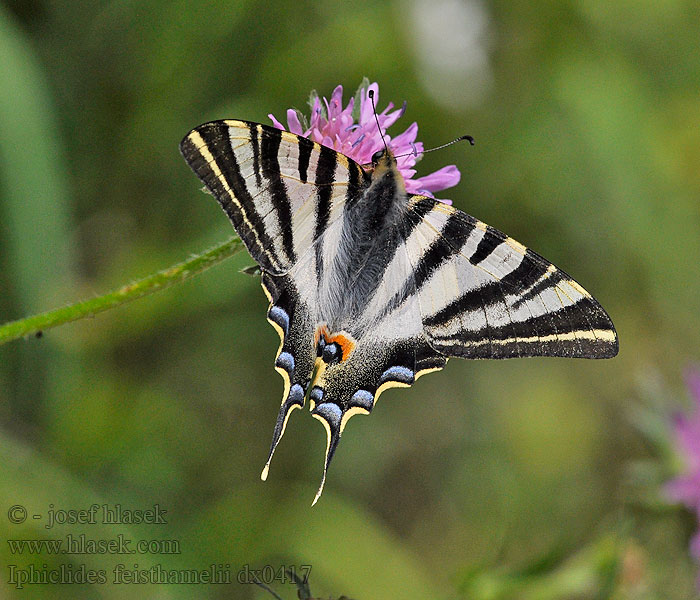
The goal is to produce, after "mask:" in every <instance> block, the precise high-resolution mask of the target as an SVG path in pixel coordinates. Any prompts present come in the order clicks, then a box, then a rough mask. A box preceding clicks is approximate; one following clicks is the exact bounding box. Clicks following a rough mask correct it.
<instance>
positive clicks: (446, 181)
mask: <svg viewBox="0 0 700 600" xmlns="http://www.w3.org/2000/svg"><path fill="white" fill-rule="evenodd" d="M369 90H373V92H374V98H375V101H378V99H379V86H378V85H377V84H376V83H372V84H371V85H363V86H361V87H360V89H359V90H358V93H357V95H356V97H355V98H350V100H349V101H348V103H347V105H346V106H345V107H343V86H341V85H339V86H338V87H336V88H335V90H333V94H331V98H330V101H329V100H327V99H326V98H323V101H321V99H320V98H319V97H318V96H317V95H315V94H314V95H312V98H311V102H310V105H311V120H310V121H309V123H308V124H307V123H306V122H305V118H304V117H303V115H301V114H300V113H299V112H298V111H296V110H294V109H291V108H290V109H289V110H287V125H288V127H289V131H291V132H292V133H296V134H297V135H302V136H304V137H307V138H309V139H311V140H313V141H314V142H318V143H319V144H323V145H324V146H328V147H329V148H333V149H334V150H336V151H338V152H341V153H342V154H345V155H346V156H348V157H349V158H351V159H353V160H354V161H355V162H357V163H359V164H361V165H365V164H369V163H371V162H372V155H373V154H374V153H375V152H377V150H381V149H382V148H383V147H384V142H383V141H382V135H383V136H384V140H386V144H387V146H388V148H389V150H391V152H392V153H393V154H394V156H397V157H398V158H397V159H396V163H397V166H398V168H399V171H400V172H401V175H403V178H404V179H405V181H406V191H408V192H409V193H410V194H422V195H424V196H430V197H431V198H433V197H434V196H433V192H438V191H440V190H444V189H446V188H449V187H452V186H453V185H457V183H458V182H459V179H460V173H459V170H458V169H457V167H456V166H455V165H448V166H446V167H443V168H442V169H439V170H437V171H435V172H434V173H431V174H430V175H426V176H424V177H418V178H415V179H414V175H415V174H416V170H415V169H414V168H413V167H414V166H415V164H416V162H418V160H420V158H421V157H422V153H423V144H422V142H416V135H417V134H418V125H417V124H416V123H413V124H411V125H410V126H409V127H408V129H406V130H405V131H404V132H403V133H400V134H399V135H397V136H396V137H394V138H392V137H391V136H390V135H388V134H387V133H386V130H387V129H388V128H389V127H391V126H392V125H393V124H394V123H396V121H397V120H398V119H399V118H400V117H401V116H403V113H404V111H405V109H406V103H405V102H404V104H403V106H402V107H401V108H399V109H397V110H392V109H393V108H394V105H393V104H392V103H391V102H390V103H389V105H388V106H387V107H386V108H385V109H384V110H383V111H382V112H381V113H378V114H377V118H378V119H379V127H380V128H381V133H380V129H378V128H377V122H376V120H375V118H374V109H373V107H372V101H371V100H370V98H369V94H368V92H369ZM357 102H359V110H357V108H358V107H356V103H357ZM268 116H269V117H270V119H272V123H273V125H274V126H275V127H277V128H278V129H285V127H284V125H282V123H280V122H279V121H278V120H277V119H276V118H275V117H274V116H273V115H268ZM302 121H304V126H302ZM402 155H403V156H402ZM443 202H446V203H448V204H449V203H451V201H450V200H443Z"/></svg>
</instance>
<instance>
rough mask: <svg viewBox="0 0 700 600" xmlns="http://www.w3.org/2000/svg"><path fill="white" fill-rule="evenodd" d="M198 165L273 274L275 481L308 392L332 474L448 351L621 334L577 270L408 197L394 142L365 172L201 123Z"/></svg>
mask: <svg viewBox="0 0 700 600" xmlns="http://www.w3.org/2000/svg"><path fill="white" fill-rule="evenodd" d="M180 150H181V152H182V155H183V156H184V158H185V160H186V161H187V163H188V164H189V166H190V167H191V168H192V169H193V171H194V172H195V173H196V174H197V176H198V177H199V178H200V179H201V180H202V181H203V182H204V185H205V186H206V189H207V190H208V191H209V192H210V193H211V194H213V196H214V197H215V198H216V199H217V200H218V202H219V204H220V205H221V207H222V208H223V210H224V212H225V213H226V214H227V215H228V217H229V219H230V220H231V223H232V224H233V227H234V228H235V230H236V231H237V233H238V235H239V236H240V238H241V240H242V241H243V242H244V243H245V245H246V247H247V249H248V251H249V252H250V255H251V256H252V257H253V259H254V260H255V261H256V262H257V263H258V265H259V266H260V270H261V275H262V277H261V282H262V287H263V290H264V291H265V293H266V295H267V297H268V299H269V301H270V306H269V310H268V312H267V318H268V320H269V322H270V323H271V324H272V326H273V327H274V328H275V329H276V330H277V332H278V333H279V336H280V340H281V342H280V347H279V350H278V352H277V357H276V360H275V368H276V370H277V371H278V372H279V373H280V374H281V375H282V377H283V379H284V393H283V398H282V404H281V407H280V410H279V414H278V417H277V422H276V424H275V428H274V432H273V436H272V443H271V446H270V452H269V456H268V460H267V463H266V464H265V467H264V469H263V472H262V476H261V477H262V479H263V480H265V479H266V478H267V475H268V471H269V466H270V461H271V459H272V456H273V454H274V452H275V449H276V447H277V445H278V443H279V441H280V439H281V438H282V435H283V433H284V430H285V427H286V425H287V421H288V419H289V416H290V414H291V413H292V411H293V410H295V409H297V408H302V407H303V406H304V403H305V400H306V398H308V401H309V404H310V409H311V414H312V415H313V416H314V417H315V418H317V419H318V420H319V421H321V423H322V424H323V425H324V427H325V429H326V433H327V444H326V453H325V463H324V468H323V477H322V480H321V485H320V487H319V490H318V493H317V494H316V497H315V499H314V504H315V503H316V501H317V500H318V498H319V497H320V495H321V492H322V490H323V486H324V483H325V480H326V473H327V471H328V466H329V464H330V462H331V459H332V458H333V454H334V452H335V450H336V448H337V446H338V442H339V440H340V437H341V435H342V433H343V430H344V429H345V426H346V425H347V423H348V420H349V419H350V418H351V417H352V416H354V415H357V414H369V413H370V412H371V411H372V408H373V407H374V405H375V404H376V402H377V399H378V398H379V396H380V395H381V393H382V392H383V391H384V390H386V389H387V388H390V387H408V386H410V385H412V384H413V383H414V382H415V381H416V380H417V379H418V378H419V377H421V376H422V375H425V374H426V373H430V372H432V371H437V370H439V369H442V368H443V367H444V366H445V364H446V362H447V360H448V358H450V357H452V356H457V357H461V358H474V359H476V358H513V357H525V356H563V357H578V358H609V357H612V356H615V355H616V354H617V351H618V339H617V334H616V332H615V328H614V326H613V324H612V321H611V320H610V317H609V316H608V315H607V313H606V312H605V310H603V308H602V307H601V306H600V304H599V303H598V302H597V301H596V300H595V299H594V298H593V297H592V296H591V295H590V294H589V293H588V292H587V291H586V290H584V289H583V287H581V286H580V285H579V284H578V283H576V282H575V281H574V280H573V279H572V278H571V277H569V276H568V275H567V274H566V273H564V272H563V271H561V270H560V269H558V268H557V267H555V266H554V265H553V264H551V263H550V262H549V261H547V260H545V259H544V258H542V257H541V256H540V255H539V254H537V253H535V252H533V251H532V250H530V249H529V248H526V247H525V246H523V245H522V244H520V243H519V242H516V241H515V240H514V239H513V238H511V237H508V236H507V235H505V234H504V233H501V232H500V231H498V230H497V229H494V228H493V227H491V226H489V225H486V224H485V223H482V222H481V221H479V220H477V219H475V218H474V217H471V216H469V215H467V214H466V213H464V212H462V211H460V210H457V209H456V208H453V207H452V206H449V205H447V204H444V203H442V202H440V201H439V200H435V199H433V198H429V197H426V196H421V195H416V194H410V193H407V192H406V187H405V182H404V179H403V176H402V175H401V173H400V172H399V169H398V168H397V163H396V159H395V158H394V156H393V154H392V153H391V151H390V150H388V149H387V148H386V147H385V149H384V150H380V151H378V152H377V153H376V154H375V155H374V157H373V159H372V164H371V165H367V166H361V165H359V164H357V163H356V162H355V161H353V160H352V159H350V158H348V157H347V156H345V155H344V154H341V153H339V152H336V151H335V150H333V149H331V148H328V147H326V146H323V145H320V144H317V143H315V142H313V141H311V140H309V139H308V138H306V137H302V136H299V135H296V134H294V133H290V132H287V131H283V130H280V129H277V128H274V127H270V126H266V125H261V124H259V123H252V122H247V121H235V120H223V121H213V122H210V123H205V124H203V125H200V126H199V127H197V128H195V129H193V130H192V131H191V132H190V133H189V134H188V135H187V136H186V137H185V138H184V140H183V141H182V143H181V145H180Z"/></svg>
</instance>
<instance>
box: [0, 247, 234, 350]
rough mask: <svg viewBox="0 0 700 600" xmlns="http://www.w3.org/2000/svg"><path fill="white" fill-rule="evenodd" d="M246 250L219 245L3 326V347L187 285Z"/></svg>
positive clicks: (1, 332) (1, 339) (1, 327)
mask: <svg viewBox="0 0 700 600" xmlns="http://www.w3.org/2000/svg"><path fill="white" fill-rule="evenodd" d="M242 247H243V244H242V242H241V240H240V239H239V238H237V237H233V238H231V239H230V240H228V241H227V242H224V243H222V244H219V245H218V246H215V247H214V248H211V249H210V250H207V251H206V252H203V253H202V254H199V255H196V256H194V257H192V258H190V259H189V260H186V261H184V262H181V263H179V264H177V265H174V266H172V267H170V268H168V269H165V270H163V271H159V272H158V273H154V274H153V275H149V276H148V277H144V278H143V279H140V280H138V281H135V282H134V283H130V284H128V285H125V286H123V287H121V288H119V289H118V290H114V291H113V292H109V293H107V294H105V295H103V296H98V297H97V298H91V299H90V300H83V301H82V302H77V303H76V304H71V305H69V306H64V307H62V308H56V309H54V310H50V311H48V312H45V313H41V314H38V315H33V316H31V317H27V318H25V319H19V320H18V321H10V322H9V323H5V324H3V325H0V344H4V343H6V342H10V341H12V340H16V339H18V338H21V337H24V336H26V335H31V334H34V333H39V332H40V331H43V330H44V329H49V328H50V327H56V326H57V325H62V324H63V323H69V322H70V321H77V320H78V319H82V318H84V317H87V316H90V315H94V314H96V313H99V312H102V311H104V310H108V309H110V308H114V307H115V306H119V305H120V304H124V303H125V302H130V301H131V300H136V299H137V298H141V297H142V296H146V295H148V294H152V293H153V292H157V291H158V290H162V289H165V288H167V287H170V286H171V285H174V284H176V283H179V282H181V281H185V280H186V279H189V278H190V277H193V276H195V275H197V274H198V273H201V272H202V271H206V270H207V269H208V268H210V267H213V266H214V265H216V264H218V263H220V262H221V261H222V260H224V259H226V258H228V257H229V256H233V255H234V254H235V253H236V252H238V251H239V250H240V249H241V248H242Z"/></svg>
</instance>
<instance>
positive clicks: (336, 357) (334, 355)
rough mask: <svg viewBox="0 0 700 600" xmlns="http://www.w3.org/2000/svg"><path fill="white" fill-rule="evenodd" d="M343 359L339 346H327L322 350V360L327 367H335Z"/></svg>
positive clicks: (333, 344) (334, 344)
mask: <svg viewBox="0 0 700 600" xmlns="http://www.w3.org/2000/svg"><path fill="white" fill-rule="evenodd" d="M342 357H343V351H342V349H341V348H340V346H339V345H338V344H336V343H335V342H333V343H332V344H326V345H325V347H324V348H323V350H322V354H321V358H322V359H323V362H324V363H326V364H327V365H334V364H336V363H339V362H340V359H341V358H342Z"/></svg>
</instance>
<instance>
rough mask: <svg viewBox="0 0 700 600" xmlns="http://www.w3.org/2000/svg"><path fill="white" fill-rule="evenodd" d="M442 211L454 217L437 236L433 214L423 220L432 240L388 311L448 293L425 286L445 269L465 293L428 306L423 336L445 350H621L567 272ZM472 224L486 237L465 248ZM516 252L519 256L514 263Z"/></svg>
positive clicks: (500, 354)
mask: <svg viewBox="0 0 700 600" xmlns="http://www.w3.org/2000/svg"><path fill="white" fill-rule="evenodd" d="M424 201H425V200H422V199H421V200H419V201H418V202H414V203H413V204H412V206H414V207H416V206H420V205H421V203H422V202H424ZM436 210H437V209H436ZM445 211H449V212H450V214H449V217H448V218H447V220H446V221H445V222H444V225H442V227H441V229H440V235H439V236H437V237H434V232H435V230H436V227H435V226H433V225H431V224H430V223H429V221H430V216H429V214H428V215H427V216H426V217H423V218H424V219H425V220H426V221H428V222H427V223H426V224H425V225H424V227H426V233H427V232H428V230H430V232H431V233H432V235H433V238H429V239H432V240H433V241H432V242H431V243H430V245H429V246H428V247H427V248H426V249H424V250H423V252H422V253H421V254H420V258H419V259H418V260H417V262H416V264H415V265H414V277H413V281H407V282H406V283H405V285H404V287H403V289H402V290H400V292H398V293H397V294H396V295H395V297H394V298H393V299H392V300H391V301H390V302H389V303H388V305H387V310H386V312H387V313H390V312H391V311H392V310H393V309H395V308H396V307H397V306H399V305H400V304H401V303H402V302H403V301H405V300H406V299H407V298H409V297H410V296H412V295H414V294H415V295H421V294H423V295H424V296H425V295H426V293H427V294H428V295H427V297H429V298H440V297H443V298H444V295H445V294H447V293H448V290H439V289H437V288H436V289H435V290H432V291H431V290H430V289H428V286H432V285H435V286H437V285H439V284H438V283H435V282H436V281H437V282H440V281H442V279H441V278H436V279H435V280H431V278H432V277H433V276H434V275H435V274H436V273H438V272H439V271H440V270H441V269H448V271H445V273H446V274H447V276H449V277H448V278H450V277H451V278H452V279H455V280H456V281H457V282H458V284H459V286H460V287H461V290H460V293H459V294H458V295H456V296H455V297H454V298H452V299H451V300H450V299H448V301H447V302H446V303H444V304H443V306H442V307H441V308H439V309H437V310H431V311H430V312H427V313H426V312H425V311H423V325H424V327H425V331H426V334H427V335H428V337H429V339H430V341H431V344H432V345H433V347H434V348H435V349H437V350H439V351H440V352H443V353H445V354H447V355H453V356H461V357H467V358H470V357H471V358H510V357H518V356H571V357H582V358H608V357H611V356H615V355H616V354H617V351H618V342H617V335H616V333H615V329H614V326H613V324H612V321H611V320H610V317H609V316H608V315H607V313H606V312H605V311H604V310H603V308H602V307H601V306H600V304H598V302H597V301H596V300H595V299H594V298H592V297H591V296H590V294H588V292H586V291H585V290H584V289H583V288H582V287H581V286H580V285H578V284H577V283H576V282H575V281H574V280H573V279H571V278H570V277H569V276H568V275H567V274H566V273H564V272H563V271H561V270H559V269H557V268H556V267H555V266H554V265H552V264H551V263H549V262H548V261H546V260H545V259H544V258H542V257H541V256H540V255H539V254H537V253H535V252H533V251H531V250H529V249H526V248H525V247H524V246H522V245H521V244H519V243H518V242H515V241H514V240H512V239H511V238H509V237H507V236H506V235H505V234H503V233H502V232H500V231H498V230H497V229H494V228H493V227H490V226H488V225H485V224H484V223H481V222H479V221H477V220H476V219H474V218H473V217H471V216H469V215H467V214H465V213H463V212H461V211H457V210H455V209H450V208H446V207H444V206H441V207H439V211H438V212H441V213H443V218H444V212H445ZM410 218H411V219H414V220H415V219H416V218H417V217H416V216H415V215H413V216H411V217H410ZM441 222H442V221H441ZM475 229H479V230H482V231H483V234H481V233H480V232H479V233H480V235H481V238H480V239H479V241H478V242H476V239H477V238H476V237H475V238H474V241H473V242H471V244H469V248H471V249H468V248H467V247H466V246H465V245H466V243H467V241H468V240H469V237H470V236H471V235H472V234H473V233H474V232H475ZM426 237H428V236H427V235H426ZM514 257H517V258H519V259H520V260H519V262H517V264H516V262H515V261H514V260H513V258H514ZM510 264H512V265H513V266H512V267H510V270H507V269H508V268H509V265H510ZM477 270H478V271H477ZM505 270H507V271H506V272H505V273H504V271H505ZM495 273H497V274H498V275H496V274H495ZM485 274H488V276H486V275H485ZM431 294H432V295H431ZM441 294H442V296H441ZM545 294H547V295H548V297H547V298H548V299H547V302H545V300H544V299H543V298H544V295H545ZM555 300H556V303H555ZM423 308H424V307H423V306H422V309H423ZM479 323H481V325H480V326H479V325H478V324H479Z"/></svg>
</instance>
